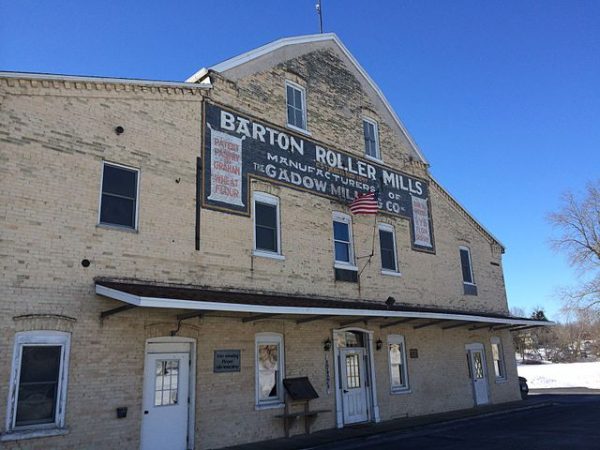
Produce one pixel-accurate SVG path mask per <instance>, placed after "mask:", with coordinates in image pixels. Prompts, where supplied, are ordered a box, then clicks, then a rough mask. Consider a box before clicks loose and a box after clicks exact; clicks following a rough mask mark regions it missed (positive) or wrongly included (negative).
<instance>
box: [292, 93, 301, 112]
mask: <svg viewBox="0 0 600 450" xmlns="http://www.w3.org/2000/svg"><path fill="white" fill-rule="evenodd" d="M294 106H295V107H296V108H298V109H302V92H301V91H300V89H294Z"/></svg>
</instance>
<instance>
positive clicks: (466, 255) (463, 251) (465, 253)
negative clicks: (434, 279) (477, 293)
mask: <svg viewBox="0 0 600 450" xmlns="http://www.w3.org/2000/svg"><path fill="white" fill-rule="evenodd" d="M460 265H461V267H462V276H463V283H468V284H475V282H474V281H473V269H472V268H471V252H470V250H469V249H468V248H467V247H460Z"/></svg>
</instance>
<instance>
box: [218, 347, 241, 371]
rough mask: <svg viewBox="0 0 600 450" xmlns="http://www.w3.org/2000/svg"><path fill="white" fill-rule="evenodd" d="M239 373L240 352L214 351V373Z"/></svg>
mask: <svg viewBox="0 0 600 450" xmlns="http://www.w3.org/2000/svg"><path fill="white" fill-rule="evenodd" d="M239 371H240V350H215V362H214V369H213V372H214V373H223V372H239Z"/></svg>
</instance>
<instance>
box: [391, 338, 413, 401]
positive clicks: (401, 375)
mask: <svg viewBox="0 0 600 450" xmlns="http://www.w3.org/2000/svg"><path fill="white" fill-rule="evenodd" d="M387 341H388V357H389V365H390V385H391V389H392V393H397V392H406V391H408V390H409V389H410V387H409V384H408V370H407V366H406V346H405V344H404V336H401V335H399V334H390V335H388V338H387Z"/></svg>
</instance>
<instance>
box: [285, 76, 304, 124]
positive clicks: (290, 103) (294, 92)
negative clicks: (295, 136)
mask: <svg viewBox="0 0 600 450" xmlns="http://www.w3.org/2000/svg"><path fill="white" fill-rule="evenodd" d="M285 97H286V105H287V125H288V127H290V128H292V129H295V130H298V131H302V132H304V133H306V131H307V126H306V90H305V89H304V88H303V87H302V86H300V85H299V84H296V83H293V82H291V81H289V80H286V82H285Z"/></svg>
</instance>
